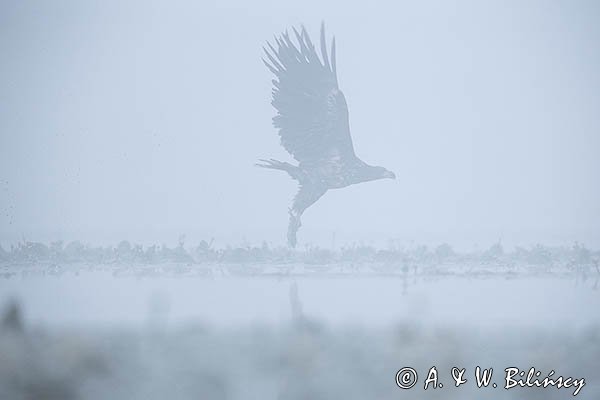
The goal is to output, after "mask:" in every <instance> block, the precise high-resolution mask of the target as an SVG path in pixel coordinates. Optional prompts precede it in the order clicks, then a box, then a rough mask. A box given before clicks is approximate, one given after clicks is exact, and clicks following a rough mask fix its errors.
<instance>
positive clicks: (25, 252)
mask: <svg viewBox="0 0 600 400" xmlns="http://www.w3.org/2000/svg"><path fill="white" fill-rule="evenodd" d="M599 261H600V251H598V250H590V249H588V248H586V247H585V246H584V245H582V244H580V243H577V242H576V243H574V244H572V245H571V246H559V247H550V246H545V245H542V244H537V245H535V246H531V247H527V248H526V247H515V248H514V249H512V250H510V251H507V250H505V249H504V247H503V246H502V244H501V243H500V242H497V243H495V244H493V245H492V246H490V247H489V248H488V249H485V250H481V251H474V252H462V253H459V252H456V251H454V250H453V249H452V247H451V246H450V245H448V244H440V245H438V246H435V247H428V246H419V245H416V246H413V247H401V246H388V247H387V248H379V249H378V248H375V247H373V246H368V245H363V244H352V245H347V246H343V247H340V248H339V249H335V250H332V249H328V248H323V247H318V246H305V247H304V248H300V249H290V248H288V247H285V246H271V245H269V244H268V243H266V242H263V243H262V245H260V246H251V245H246V246H238V247H233V246H226V247H222V248H216V247H214V246H213V242H212V241H210V242H207V241H205V240H202V241H200V242H199V243H198V244H196V245H191V246H186V244H185V241H184V238H183V237H182V238H180V240H179V244H178V245H177V246H175V247H168V246H167V245H151V246H142V245H139V244H135V243H133V244H132V243H131V242H129V241H127V240H123V241H121V242H119V243H118V244H117V245H116V246H104V247H102V246H93V245H91V244H84V243H82V242H80V241H72V242H69V243H64V242H62V241H55V242H51V243H49V244H45V243H41V242H30V241H22V242H20V243H18V244H17V245H11V246H10V248H8V249H4V248H3V247H2V246H1V245H0V268H3V269H4V270H5V271H1V270H0V273H9V271H8V269H10V270H12V272H14V268H10V267H18V266H24V267H26V266H32V265H34V266H45V267H46V268H54V269H57V268H58V269H60V268H61V267H63V266H67V265H71V264H76V265H80V266H82V265H83V266H86V265H87V266H111V265H115V266H124V265H125V266H134V267H135V266H138V267H140V268H142V267H145V266H163V267H165V268H166V267H167V266H173V265H175V266H177V267H183V268H187V269H188V270H193V269H194V268H195V267H210V268H222V267H232V266H236V267H237V268H236V269H235V271H234V272H235V273H239V274H260V273H261V271H262V272H265V271H266V269H269V267H273V268H274V270H273V268H271V271H270V272H271V273H279V274H281V273H284V274H285V273H294V271H292V270H293V269H297V268H298V266H301V267H302V268H301V270H302V271H303V272H306V271H309V272H310V271H318V270H319V269H320V268H319V267H323V268H321V271H322V272H326V271H329V272H334V271H337V272H353V271H354V272H365V271H369V272H374V273H384V274H385V273H388V274H399V275H407V274H411V273H413V274H428V273H429V274H436V275H444V274H449V275H452V274H460V273H461V271H462V274H467V275H469V274H477V273H487V274H490V273H492V274H494V273H511V272H523V271H529V272H531V273H565V274H569V273H577V274H593V275H596V274H598V275H600V268H599ZM244 267H247V268H244ZM166 269H168V268H166ZM286 271H287V272H286ZM296 272H298V271H296Z"/></svg>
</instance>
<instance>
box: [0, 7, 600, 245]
mask: <svg viewBox="0 0 600 400" xmlns="http://www.w3.org/2000/svg"><path fill="white" fill-rule="evenodd" d="M599 17H600V5H599V4H598V3H597V2H594V1H577V2H567V1H527V2H519V1H511V2H500V1H497V2H476V1H468V2H441V1H439V2H429V1H428V2H395V1H394V2H392V1H389V2H371V3H364V2H361V4H360V5H357V4H351V3H348V2H343V1H338V2H327V3H322V2H321V1H312V0H310V1H305V2H289V3H288V2H286V3H284V2H280V1H264V0H263V1H254V2H251V4H250V3H247V2H233V1H202V2H191V1H190V2H182V1H176V2H168V3H167V2H154V1H143V2H142V1H139V2H135V1H131V2H76V1H71V2H66V1H56V2H36V1H19V2H10V1H3V2H1V3H0V54H1V60H2V62H1V63H0V94H1V97H0V241H1V242H2V243H3V244H5V245H6V244H7V243H12V242H15V241H20V240H22V239H24V238H25V239H27V240H39V241H49V240H56V239H63V240H72V239H79V240H87V241H91V242H94V243H101V242H109V243H116V242H117V241H118V240H121V239H129V240H133V241H137V242H146V243H147V242H167V243H174V242H176V241H177V239H178V235H179V234H186V235H188V236H187V237H188V240H190V241H194V240H199V239H208V238H210V237H214V238H215V239H216V241H217V242H220V243H225V244H227V243H239V242H240V241H250V242H256V241H261V240H263V239H264V240H270V241H274V242H275V243H277V244H282V243H284V241H285V232H286V229H287V221H288V215H287V208H288V207H289V204H290V201H291V199H292V197H293V196H294V194H295V191H296V184H295V182H293V181H292V180H291V179H289V177H288V176H286V175H285V174H282V173H272V172H271V171H265V170H261V169H258V168H254V167H253V163H254V162H255V161H256V160H257V159H258V158H271V157H273V158H277V159H281V160H286V161H290V160H291V156H289V155H288V154H287V153H286V152H285V151H284V149H283V148H282V147H281V146H280V145H279V138H278V136H277V133H276V130H275V129H274V128H273V127H272V124H271V118H272V116H273V115H274V109H273V108H272V107H271V105H270V101H271V86H272V84H271V79H272V76H271V73H270V72H269V71H268V70H267V69H266V68H265V67H264V65H263V64H262V62H261V57H262V50H261V46H263V45H264V44H265V41H266V40H272V38H273V35H274V34H276V33H279V32H281V31H283V30H284V29H286V28H290V27H291V26H298V25H299V24H305V26H306V27H307V30H308V32H309V33H310V34H311V36H312V37H313V39H316V38H317V37H318V28H319V24H320V23H321V20H324V21H325V23H326V29H327V33H328V36H329V39H330V37H331V35H335V36H336V41H337V46H338V49H337V57H338V76H339V82H340V88H341V89H342V90H343V91H344V93H345V95H346V98H347V100H348V106H349V110H350V126H351V131H352V135H353V140H354V145H355V149H356V152H357V155H358V156H359V157H361V158H362V159H363V160H365V161H366V162H368V163H370V164H374V165H382V166H385V167H386V168H388V169H390V170H392V171H394V172H395V173H396V175H397V177H398V179H397V180H396V181H393V182H392V181H385V182H384V181H380V182H372V183H369V184H363V185H355V186H351V187H348V188H345V189H343V190H334V191H330V192H328V193H327V194H326V195H325V196H324V197H323V198H322V199H321V200H320V201H319V202H317V203H316V204H315V205H314V206H312V207H311V208H310V209H309V210H308V211H307V212H306V214H305V215H304V218H303V228H302V230H301V231H300V234H299V240H300V245H303V244H305V243H308V242H319V241H320V242H322V243H325V244H327V245H330V244H334V242H333V241H332V240H333V239H332V236H333V233H334V232H335V233H336V238H337V242H336V243H337V244H338V245H341V244H343V243H344V241H365V242H367V243H371V242H373V241H376V240H383V241H385V240H387V239H397V240H401V241H411V240H415V241H418V242H424V243H427V242H432V243H436V242H437V243H440V242H448V243H450V244H452V245H453V246H458V247H460V246H466V247H468V248H472V247H473V246H474V245H475V246H477V245H481V246H487V245H489V244H490V243H493V242H496V241H498V240H502V242H503V243H504V244H508V245H510V244H521V245H527V244H533V243H537V242H542V243H546V244H553V243H558V244H570V243H572V242H574V241H580V242H583V243H585V244H586V245H588V246H591V247H598V245H600V189H599V188H598V171H600V161H599V155H600V152H599V150H600V113H599V112H598V111H599V110H600V74H599V72H598V71H600V40H599V39H600V24H598V21H599Z"/></svg>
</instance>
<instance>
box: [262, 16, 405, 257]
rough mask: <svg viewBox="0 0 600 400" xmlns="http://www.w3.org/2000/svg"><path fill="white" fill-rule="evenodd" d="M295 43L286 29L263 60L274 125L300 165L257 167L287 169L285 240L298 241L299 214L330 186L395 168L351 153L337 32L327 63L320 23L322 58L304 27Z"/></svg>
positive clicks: (370, 177) (267, 162)
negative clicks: (293, 186) (292, 188)
mask: <svg viewBox="0 0 600 400" xmlns="http://www.w3.org/2000/svg"><path fill="white" fill-rule="evenodd" d="M293 32H294V35H295V37H296V40H297V45H296V44H294V42H292V40H291V39H290V36H289V34H288V32H287V31H286V32H285V33H283V34H282V35H281V36H280V37H275V43H276V45H277V50H276V49H275V48H274V47H273V45H271V43H269V42H267V46H268V49H267V48H264V47H263V50H264V51H265V54H266V56H267V59H268V61H267V60H265V59H263V62H264V63H265V65H266V66H267V68H269V70H270V71H271V72H272V73H273V74H275V77H276V79H274V80H273V85H274V88H273V101H272V102H271V104H272V105H273V107H275V109H277V115H275V117H273V125H274V126H275V127H276V128H278V129H279V136H280V138H281V144H282V146H283V147H284V148H285V149H286V150H287V151H288V153H290V154H291V155H292V156H293V157H294V158H295V159H296V160H297V161H298V165H297V166H296V165H292V164H290V163H287V162H281V161H277V160H273V159H270V160H260V161H261V162H262V163H261V164H256V165H257V166H259V167H264V168H272V169H278V170H282V171H285V172H287V173H288V174H289V175H290V176H291V177H292V178H293V179H295V180H297V181H298V183H299V184H300V188H299V190H298V193H297V194H296V197H295V198H294V201H293V204H292V207H291V208H290V209H289V214H290V221H289V225H288V233H287V239H288V244H289V245H290V246H292V247H295V246H296V232H297V231H298V229H299V228H300V225H301V223H300V217H301V216H302V213H303V212H304V211H305V210H306V209H307V208H308V207H310V206H311V205H312V204H314V203H315V202H316V201H317V200H318V199H319V198H321V196H323V195H324V194H325V192H327V190H329V189H337V188H342V187H346V186H348V185H353V184H355V183H360V182H367V181H373V180H376V179H383V178H392V179H395V178H396V176H395V175H394V173H393V172H391V171H388V170H387V169H385V168H383V167H376V166H372V165H369V164H367V163H365V162H363V161H362V160H361V159H359V158H358V157H357V156H356V154H355V153H354V146H353V145H352V137H351V136H350V125H349V121H348V106H347V104H346V99H345V97H344V94H343V93H342V91H341V90H340V88H339V86H338V79H337V71H336V59H335V37H334V38H333V40H332V44H331V62H330V57H329V55H328V49H327V44H326V42H325V26H324V24H321V58H319V55H318V54H317V52H316V50H315V46H314V45H313V43H312V42H311V40H310V37H309V36H308V33H307V32H306V29H305V28H304V27H302V29H301V32H298V31H297V30H296V29H295V28H293Z"/></svg>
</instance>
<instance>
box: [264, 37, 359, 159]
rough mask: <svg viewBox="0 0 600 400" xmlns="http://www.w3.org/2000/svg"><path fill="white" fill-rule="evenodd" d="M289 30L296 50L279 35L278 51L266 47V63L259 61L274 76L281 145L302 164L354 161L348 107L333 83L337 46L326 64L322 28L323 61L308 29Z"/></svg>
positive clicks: (275, 102)
mask: <svg viewBox="0 0 600 400" xmlns="http://www.w3.org/2000/svg"><path fill="white" fill-rule="evenodd" d="M293 32H294V35H295V36H296V39H297V41H298V47H296V45H294V43H293V42H292V40H291V39H290V37H289V34H288V33H287V32H286V33H283V34H282V35H281V37H279V38H275V42H276V44H277V50H275V49H274V48H273V46H271V45H270V44H268V46H269V48H268V49H265V52H266V53H267V58H268V61H266V60H263V61H264V62H265V64H266V65H267V67H268V68H269V70H270V71H271V72H273V74H275V76H276V78H277V79H276V80H273V84H274V88H273V101H272V104H273V106H274V107H275V108H276V109H277V115H276V116H275V117H274V118H273V124H274V125H275V127H276V128H279V136H280V137H281V144H282V145H283V147H284V148H285V149H286V150H287V151H288V152H289V153H290V154H291V155H292V156H294V158H295V159H296V160H298V161H299V162H301V163H321V162H323V161H326V160H328V159H330V158H332V157H340V158H342V159H344V158H346V157H354V156H355V155H354V148H353V145H352V138H351V136H350V127H349V124H348V106H347V104H346V99H345V98H344V94H343V93H342V92H341V91H340V90H339V88H338V84H337V76H336V70H335V68H336V65H335V47H333V48H332V53H331V64H330V62H329V58H328V57H327V48H326V43H325V30H324V26H323V25H322V26H321V54H322V57H323V61H321V59H320V58H319V56H318V54H317V52H316V50H315V46H314V45H313V43H312V42H311V40H310V38H309V36H308V33H307V32H306V30H305V29H304V28H302V29H301V31H300V32H298V31H297V30H296V29H294V30H293ZM334 43H335V41H334ZM334 46H335V44H334Z"/></svg>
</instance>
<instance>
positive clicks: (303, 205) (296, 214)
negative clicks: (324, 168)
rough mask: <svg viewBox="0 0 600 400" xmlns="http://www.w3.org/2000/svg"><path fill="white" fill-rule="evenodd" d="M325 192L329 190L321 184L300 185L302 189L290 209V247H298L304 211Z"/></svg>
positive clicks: (288, 237)
mask: <svg viewBox="0 0 600 400" xmlns="http://www.w3.org/2000/svg"><path fill="white" fill-rule="evenodd" d="M325 192H327V189H326V188H324V187H322V186H319V185H314V184H304V185H302V186H300V190H299V191H298V193H297V194H296V197H295V198H294V203H293V205H292V208H290V210H289V214H290V222H289V224H288V233H287V239H288V245H289V246H290V247H296V242H297V240H296V233H297V232H298V229H300V227H301V226H302V222H301V221H300V217H301V216H302V214H303V213H304V211H305V210H306V209H307V208H308V207H310V206H311V205H313V204H314V203H315V202H316V201H317V200H319V199H320V198H321V196H323V195H324V194H325Z"/></svg>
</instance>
